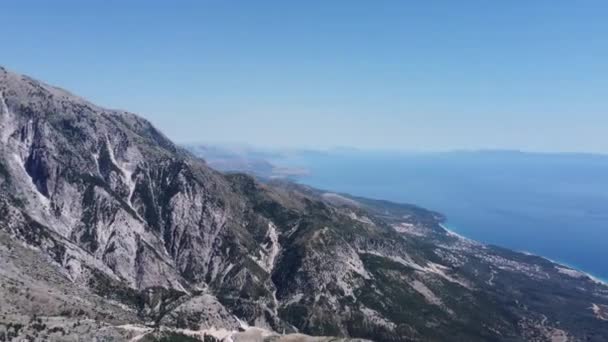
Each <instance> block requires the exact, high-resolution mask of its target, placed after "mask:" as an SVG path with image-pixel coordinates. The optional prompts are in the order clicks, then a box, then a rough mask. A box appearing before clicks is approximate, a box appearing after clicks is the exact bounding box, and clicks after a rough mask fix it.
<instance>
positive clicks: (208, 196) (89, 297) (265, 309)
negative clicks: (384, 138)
mask: <svg viewBox="0 0 608 342" xmlns="http://www.w3.org/2000/svg"><path fill="white" fill-rule="evenodd" d="M442 222H443V217H442V216H441V215H440V214H438V213H434V212H432V211H428V210H425V209H422V208H418V207H416V206H411V205H402V204H395V203H389V202H384V201H376V200H369V199H364V198H355V197H351V196H348V195H343V194H334V193H328V192H324V191H321V190H316V189H311V188H307V187H303V186H300V185H296V184H292V183H289V182H284V181H270V182H260V181H258V180H256V179H254V178H252V177H250V176H247V175H244V174H222V173H219V172H216V171H214V170H213V169H211V168H209V167H208V166H207V165H206V164H205V162H204V161H203V160H201V159H198V158H196V157H194V156H192V155H191V154H190V153H188V152H186V151H184V150H182V149H181V148H179V147H177V146H176V145H174V144H173V143H172V142H171V141H169V140H168V139H167V138H166V137H165V136H164V135H163V134H162V133H160V132H159V131H158V130H157V129H155V128H154V127H153V126H152V125H151V124H150V123H149V122H147V121H146V120H144V119H142V118H140V117H138V116H136V115H134V114H131V113H127V112H123V111H116V110H108V109H104V108H101V107H98V106H96V105H94V104H91V103H89V102H88V101H86V100H83V99H81V98H79V97H77V96H74V95H72V94H70V93H68V92H66V91H64V90H62V89H59V88H56V87H53V86H49V85H46V84H44V83H41V82H39V81H36V80H33V79H31V78H29V77H26V76H22V75H18V74H15V73H11V72H9V71H7V70H5V69H3V68H0V341H11V340H16V341H21V340H37V341H46V340H56V341H78V340H80V341H91V340H93V341H94V340H97V341H129V340H131V341H137V340H139V341H171V340H174V341H196V340H201V341H202V340H204V341H220V340H225V341H262V340H265V341H279V340H280V341H329V340H331V341H338V340H340V339H339V338H343V339H345V340H347V339H357V338H360V339H369V340H375V341H606V340H608V321H607V320H608V318H607V316H608V315H607V312H608V286H606V284H603V283H601V282H598V281H596V280H594V279H592V278H590V277H589V276H587V275H585V274H583V273H580V272H578V271H576V270H573V269H570V268H567V267H565V266H561V265H558V264H555V263H553V262H551V261H548V260H546V259H543V258H541V257H537V256H533V255H526V254H521V253H516V252H513V251H509V250H506V249H502V248H499V247H494V246H486V245H482V244H479V243H476V242H474V241H471V240H467V239H465V238H462V237H460V236H458V235H455V234H453V233H451V232H449V231H448V230H446V229H444V228H443V227H442V225H441V223H442ZM314 336H333V337H314Z"/></svg>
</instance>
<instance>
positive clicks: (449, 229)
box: [439, 220, 608, 286]
mask: <svg viewBox="0 0 608 342" xmlns="http://www.w3.org/2000/svg"><path fill="white" fill-rule="evenodd" d="M439 226H440V227H441V228H442V229H444V230H445V231H446V232H447V233H448V234H450V235H453V236H457V237H459V238H461V239H465V240H468V241H473V242H475V243H478V244H481V245H488V244H487V243H484V242H481V241H477V240H475V239H471V238H468V237H466V236H464V235H462V234H460V233H458V232H456V231H455V230H454V227H453V226H452V227H450V226H449V225H448V224H447V220H446V221H444V222H441V223H439ZM497 246H499V245H497ZM500 247H501V248H506V249H509V250H512V251H514V252H517V253H522V254H526V255H531V256H536V257H539V258H543V259H545V260H547V261H549V262H552V263H554V264H555V265H558V266H563V267H564V268H568V269H572V270H575V271H577V272H580V273H582V274H583V275H585V276H586V277H588V278H589V279H591V281H593V282H596V283H598V284H601V285H604V286H608V279H603V278H601V277H598V276H595V275H593V274H592V273H589V272H587V271H585V270H583V269H581V268H579V267H576V266H573V265H570V264H568V263H566V262H563V261H559V260H554V259H551V258H548V257H545V256H542V255H539V254H536V253H533V252H529V251H522V250H516V249H512V248H509V247H505V246H500Z"/></svg>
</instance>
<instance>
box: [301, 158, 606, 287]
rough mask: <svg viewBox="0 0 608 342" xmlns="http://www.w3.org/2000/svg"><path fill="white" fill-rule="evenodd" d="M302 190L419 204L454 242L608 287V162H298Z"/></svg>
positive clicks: (568, 160)
mask: <svg viewBox="0 0 608 342" xmlns="http://www.w3.org/2000/svg"><path fill="white" fill-rule="evenodd" d="M298 158H299V159H298V161H297V163H299V165H300V166H305V167H307V168H308V169H309V170H310V175H309V176H308V177H305V178H302V179H301V180H300V181H301V182H302V183H305V184H308V185H311V186H314V187H317V188H322V189H330V190H332V191H336V192H344V193H349V194H353V195H359V196H365V197H370V198H377V199H387V200H391V201H395V202H402V203H412V204H417V205H420V206H422V207H425V208H429V209H432V210H436V211H439V212H441V213H443V214H445V215H446V216H447V219H448V220H447V225H448V226H449V227H450V229H452V230H454V231H456V232H457V233H459V234H461V235H464V236H467V237H470V238H472V239H475V240H478V241H482V242H485V243H490V244H495V245H499V246H503V247H507V248H511V249H515V250H519V251H526V252H530V253H534V254H538V255H541V256H544V257H547V258H549V259H552V260H556V261H559V262H563V263H565V264H567V265H570V266H573V267H576V268H579V269H581V270H583V271H586V272H589V273H591V274H592V275H594V276H596V277H599V278H602V279H608V157H607V156H598V155H583V154H529V153H519V152H496V151H494V152H451V153H434V154H406V153H365V152H353V151H351V152H334V153H304V154H302V155H300V156H299V157H298Z"/></svg>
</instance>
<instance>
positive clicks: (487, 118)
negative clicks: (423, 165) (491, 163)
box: [0, 0, 608, 153]
mask: <svg viewBox="0 0 608 342" xmlns="http://www.w3.org/2000/svg"><path fill="white" fill-rule="evenodd" d="M606 17H608V4H607V3H606V2H602V1H585V2H577V3H574V2H569V1H535V2H527V3H525V6H524V4H523V3H522V2H504V3H497V2H485V1H464V2H438V1H437V2H435V1H428V2H423V3H422V2H419V3H406V2H403V1H383V2H355V1H332V2H327V1H315V2H311V1H309V2H303V3H299V4H296V3H293V2H283V1H262V2H246V1H174V2H171V3H168V2H161V1H130V2H128V3H127V2H123V1H87V2H82V1H75V0H71V1H67V0H58V1H52V2H50V1H42V0H39V1H33V0H24V1H19V2H17V1H13V2H5V3H3V4H2V6H1V9H0V21H1V22H2V23H3V34H2V35H0V46H1V48H0V49H1V51H2V54H1V56H2V58H1V59H0V65H3V66H5V67H7V68H9V69H11V70H13V71H16V72H19V73H24V74H28V75H30V76H33V77H36V78H38V79H41V80H44V81H46V82H50V83H52V84H54V85H58V86H61V87H62V88H65V89H68V90H70V91H72V92H74V93H76V94H78V95H81V96H83V97H86V98H88V99H89V100H91V101H92V102H95V103H98V104H100V105H103V106H107V107H111V108H121V109H125V110H129V111H132V112H136V113H139V114H141V115H143V116H145V117H146V118H148V119H150V120H151V121H152V122H153V123H155V124H156V125H157V126H158V127H159V128H160V129H161V130H162V131H164V132H165V133H166V134H167V135H168V136H169V137H170V138H172V139H174V140H175V141H177V142H212V143H246V144H250V145H254V146H265V147H275V148H290V147H291V148H293V147H304V148H323V147H332V146H349V147H354V148H363V149H391V150H394V149H404V150H457V149H509V150H527V151H547V152H590V153H608V139H606V132H608V101H606V98H608V94H607V90H608V44H607V41H606V37H608V22H607V21H606V20H605V18H606Z"/></svg>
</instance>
